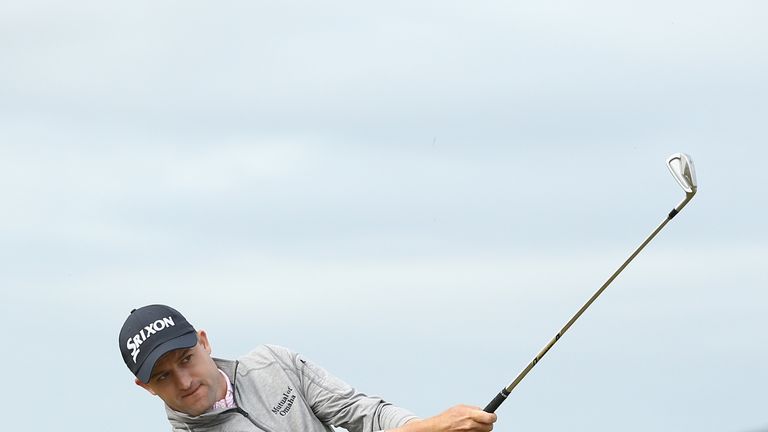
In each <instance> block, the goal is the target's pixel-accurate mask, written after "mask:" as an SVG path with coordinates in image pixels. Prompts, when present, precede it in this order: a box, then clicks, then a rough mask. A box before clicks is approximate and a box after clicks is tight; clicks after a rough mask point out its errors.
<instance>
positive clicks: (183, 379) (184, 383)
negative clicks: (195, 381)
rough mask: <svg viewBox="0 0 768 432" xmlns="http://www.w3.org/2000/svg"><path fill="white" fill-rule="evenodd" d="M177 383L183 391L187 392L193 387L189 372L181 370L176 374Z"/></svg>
mask: <svg viewBox="0 0 768 432" xmlns="http://www.w3.org/2000/svg"><path fill="white" fill-rule="evenodd" d="M176 383H177V385H178V386H179V389H181V390H187V389H189V387H190V386H192V377H191V376H190V375H189V373H188V372H187V371H184V370H180V371H178V372H176Z"/></svg>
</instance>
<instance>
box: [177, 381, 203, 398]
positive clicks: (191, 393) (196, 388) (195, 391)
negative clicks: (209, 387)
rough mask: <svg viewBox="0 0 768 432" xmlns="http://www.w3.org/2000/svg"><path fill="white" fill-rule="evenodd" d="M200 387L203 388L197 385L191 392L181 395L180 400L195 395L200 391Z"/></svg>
mask: <svg viewBox="0 0 768 432" xmlns="http://www.w3.org/2000/svg"><path fill="white" fill-rule="evenodd" d="M202 386H203V385H202V384H198V385H197V386H196V387H194V388H193V389H192V390H191V391H188V392H186V393H184V394H183V395H181V398H182V399H186V398H188V397H190V396H192V395H194V394H195V393H197V391H198V390H200V388H201V387H202Z"/></svg>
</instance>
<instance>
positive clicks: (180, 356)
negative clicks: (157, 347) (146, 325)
mask: <svg viewBox="0 0 768 432" xmlns="http://www.w3.org/2000/svg"><path fill="white" fill-rule="evenodd" d="M191 350H192V348H185V349H184V350H183V351H179V354H176V353H175V352H173V351H172V352H171V353H173V355H174V356H175V357H176V358H175V359H174V361H178V359H180V358H184V357H186V356H187V353H188V352H189V351H191ZM171 353H166V354H163V356H162V357H160V358H159V359H157V360H158V361H160V360H162V359H163V357H165V356H167V355H168V354H171ZM164 373H165V370H163V369H160V370H159V371H157V372H154V373H153V374H152V375H150V376H149V380H150V381H152V380H153V379H155V378H157V376H158V375H162V374H164Z"/></svg>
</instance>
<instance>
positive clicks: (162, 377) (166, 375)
mask: <svg viewBox="0 0 768 432" xmlns="http://www.w3.org/2000/svg"><path fill="white" fill-rule="evenodd" d="M166 378H168V374H167V373H164V374H160V375H158V376H157V378H155V379H156V380H157V381H165V379H166Z"/></svg>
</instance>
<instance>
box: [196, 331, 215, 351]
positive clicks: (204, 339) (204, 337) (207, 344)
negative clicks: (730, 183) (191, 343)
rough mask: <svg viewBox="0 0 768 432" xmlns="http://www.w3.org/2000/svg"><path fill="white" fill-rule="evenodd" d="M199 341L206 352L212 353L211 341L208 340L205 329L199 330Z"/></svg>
mask: <svg viewBox="0 0 768 432" xmlns="http://www.w3.org/2000/svg"><path fill="white" fill-rule="evenodd" d="M197 343H199V344H200V346H202V347H203V349H204V350H205V352H207V353H208V354H209V355H210V354H211V352H212V350H211V343H210V342H208V335H207V334H206V333H205V330H200V331H198V332H197Z"/></svg>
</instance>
